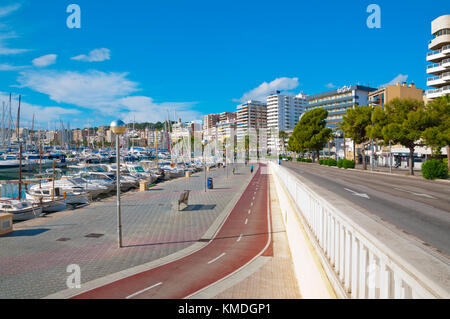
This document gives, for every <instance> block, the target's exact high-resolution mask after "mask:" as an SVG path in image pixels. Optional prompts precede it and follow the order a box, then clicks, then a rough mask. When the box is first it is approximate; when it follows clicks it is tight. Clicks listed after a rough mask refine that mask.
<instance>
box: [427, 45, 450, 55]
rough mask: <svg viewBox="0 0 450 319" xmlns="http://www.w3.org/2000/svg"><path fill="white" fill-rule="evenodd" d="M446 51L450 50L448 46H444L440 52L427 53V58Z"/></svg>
mask: <svg viewBox="0 0 450 319" xmlns="http://www.w3.org/2000/svg"><path fill="white" fill-rule="evenodd" d="M448 49H450V45H445V46H443V47H442V48H441V49H440V50H437V51H433V52H428V53H427V56H432V55H435V54H439V53H442V51H445V50H448Z"/></svg>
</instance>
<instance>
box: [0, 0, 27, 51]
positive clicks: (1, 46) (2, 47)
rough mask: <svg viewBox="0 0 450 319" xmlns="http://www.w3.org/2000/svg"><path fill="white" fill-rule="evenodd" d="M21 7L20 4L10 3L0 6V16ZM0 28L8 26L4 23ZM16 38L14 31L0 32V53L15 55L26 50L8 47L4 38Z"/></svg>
mask: <svg viewBox="0 0 450 319" xmlns="http://www.w3.org/2000/svg"><path fill="white" fill-rule="evenodd" d="M20 7H21V5H20V4H18V3H16V4H12V5H9V6H4V7H0V18H4V17H6V16H8V15H10V14H11V13H13V12H15V11H17V10H18V9H19V8H20ZM0 26H1V29H7V28H8V26H7V25H5V24H1V25H0ZM14 38H18V36H17V35H16V33H15V32H8V33H1V34H0V55H16V54H21V53H25V52H28V51H30V50H28V49H18V48H10V47H8V45H7V43H6V41H5V40H8V39H14Z"/></svg>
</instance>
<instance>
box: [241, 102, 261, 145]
mask: <svg viewBox="0 0 450 319" xmlns="http://www.w3.org/2000/svg"><path fill="white" fill-rule="evenodd" d="M261 128H264V129H267V104H266V103H263V102H259V101H255V100H251V101H248V102H246V103H243V104H241V105H238V107H237V111H236V136H237V140H238V141H239V140H241V139H242V138H245V136H247V135H249V132H250V131H249V129H256V130H257V131H258V130H259V129H261Z"/></svg>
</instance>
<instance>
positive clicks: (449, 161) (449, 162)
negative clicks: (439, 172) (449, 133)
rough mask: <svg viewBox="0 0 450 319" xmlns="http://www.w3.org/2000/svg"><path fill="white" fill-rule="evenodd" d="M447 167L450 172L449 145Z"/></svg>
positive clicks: (448, 146)
mask: <svg viewBox="0 0 450 319" xmlns="http://www.w3.org/2000/svg"><path fill="white" fill-rule="evenodd" d="M447 166H448V170H449V171H450V145H447Z"/></svg>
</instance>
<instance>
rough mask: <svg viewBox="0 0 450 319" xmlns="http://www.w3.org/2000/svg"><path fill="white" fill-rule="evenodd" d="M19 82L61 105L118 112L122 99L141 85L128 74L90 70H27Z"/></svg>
mask: <svg viewBox="0 0 450 319" xmlns="http://www.w3.org/2000/svg"><path fill="white" fill-rule="evenodd" d="M20 74H21V75H20V77H19V78H18V82H19V83H20V85H21V86H22V87H28V88H30V89H32V90H34V91H37V92H40V93H44V94H47V95H49V97H50V99H52V100H53V101H56V102H58V103H68V104H73V105H76V106H81V107H85V108H90V109H92V108H96V109H98V110H100V111H101V112H104V113H114V112H115V111H116V110H117V109H118V108H119V107H120V105H119V103H118V100H119V99H121V98H123V97H126V96H128V95H129V94H131V93H133V92H136V91H138V83H136V82H132V81H130V80H128V79H126V76H127V73H104V72H100V71H88V72H85V73H79V72H71V71H63V72H60V71H40V72H36V71H27V72H21V73H20Z"/></svg>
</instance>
